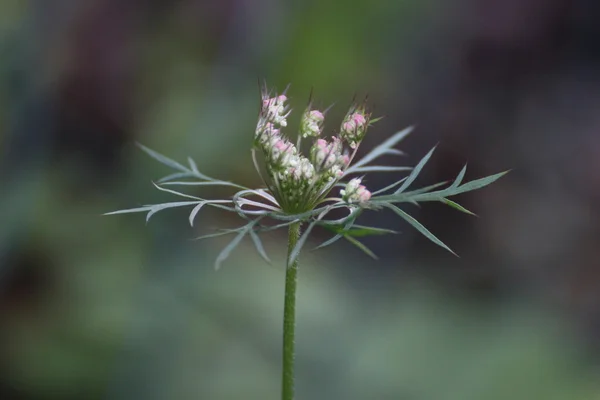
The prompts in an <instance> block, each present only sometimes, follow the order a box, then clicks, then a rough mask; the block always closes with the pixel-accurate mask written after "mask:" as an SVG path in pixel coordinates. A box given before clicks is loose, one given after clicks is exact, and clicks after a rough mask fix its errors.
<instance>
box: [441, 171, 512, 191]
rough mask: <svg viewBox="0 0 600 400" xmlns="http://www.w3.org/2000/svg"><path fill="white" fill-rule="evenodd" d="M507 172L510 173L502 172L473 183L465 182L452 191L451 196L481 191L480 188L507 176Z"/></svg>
mask: <svg viewBox="0 0 600 400" xmlns="http://www.w3.org/2000/svg"><path fill="white" fill-rule="evenodd" d="M509 172H510V171H504V172H500V173H499V174H495V175H491V176H487V177H485V178H481V179H476V180H474V181H471V182H467V183H465V184H464V185H462V186H459V187H457V188H456V190H454V192H453V193H452V195H456V194H459V193H465V192H470V191H472V190H477V189H481V188H482V187H485V186H487V185H489V184H491V183H494V182H495V181H497V180H498V179H500V178H502V177H503V176H504V175H506V174H508V173H509Z"/></svg>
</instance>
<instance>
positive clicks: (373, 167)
mask: <svg viewBox="0 0 600 400" xmlns="http://www.w3.org/2000/svg"><path fill="white" fill-rule="evenodd" d="M410 170H412V167H392V166H387V165H385V166H384V165H367V166H364V167H358V168H355V169H353V170H352V173H353V174H356V173H359V172H392V171H410Z"/></svg>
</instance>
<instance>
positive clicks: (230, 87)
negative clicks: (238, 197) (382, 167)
mask: <svg viewBox="0 0 600 400" xmlns="http://www.w3.org/2000/svg"><path fill="white" fill-rule="evenodd" d="M599 21H600V4H599V3H598V2H596V1H593V0H452V1H441V0H437V1H436V0H424V1H415V0H396V1H392V0H388V1H383V0H379V1H377V0H373V1H356V0H349V1H317V0H303V1H276V0H219V1H216V0H215V1H202V0H178V1H166V0H137V1H117V0H85V1H82V0H54V1H42V0H30V1H26V0H4V1H2V2H1V3H0V399H2V400H4V399H6V400H13V399H111V400H112V399H115V400H120V399H146V400H150V399H184V400H185V399H210V400H213V399H215V400H219V399H261V400H263V399H277V398H278V397H279V390H280V389H279V387H280V386H279V385H280V345H281V325H282V323H281V319H282V308H283V307H282V303H283V278H284V271H283V268H282V265H283V261H284V254H283V251H284V249H285V238H284V237H282V236H281V235H272V236H270V237H269V238H268V240H267V246H268V250H269V251H270V252H271V253H272V255H273V256H274V257H273V258H274V259H275V263H274V266H267V265H265V264H264V263H263V262H262V261H261V260H260V258H259V257H258V256H257V255H256V254H255V252H254V250H253V249H252V245H251V244H243V245H242V246H241V247H240V248H238V249H237V251H236V252H235V253H234V255H233V256H232V258H231V259H229V260H228V261H227V262H226V263H225V265H224V267H223V268H222V270H220V271H218V272H215V271H214V270H213V268H212V264H213V261H214V258H215V257H216V255H217V254H218V252H219V249H220V247H221V246H222V245H223V244H224V242H223V241H222V240H219V239H214V240H212V239H211V240H207V241H200V242H194V241H190V240H189V239H190V238H193V237H194V236H197V235H198V234H201V233H208V232H210V230H211V229H213V228H214V227H222V226H232V225H233V224H235V223H236V221H235V220H234V219H233V218H232V217H231V216H228V215H223V214H220V213H219V212H215V211H213V210H210V211H209V210H205V211H203V212H202V213H201V215H200V216H199V218H198V219H197V221H198V222H199V223H198V224H197V225H198V226H197V227H196V228H194V229H192V228H190V227H189V225H188V223H187V218H186V210H170V211H166V212H164V213H160V214H158V215H156V216H155V217H154V218H153V219H152V221H151V223H150V224H148V225H145V223H144V218H143V216H142V215H135V214H134V215H124V216H117V217H100V214H102V213H104V212H107V211H112V210H115V209H120V208H128V207H135V206H138V205H140V204H146V203H154V202H160V201H165V200H168V199H169V198H170V197H169V196H167V195H166V194H165V193H160V192H157V191H156V190H154V189H153V187H152V185H151V181H152V180H155V179H157V178H159V177H161V176H163V175H165V174H166V173H168V172H169V171H168V170H166V169H165V168H164V167H163V166H161V165H159V164H158V163H156V162H154V161H153V160H151V159H149V158H148V157H146V156H145V155H144V154H142V153H141V152H140V151H139V150H138V149H137V148H136V147H135V146H134V145H133V144H134V142H136V141H139V142H141V143H143V144H145V145H147V146H149V147H151V148H154V149H156V150H158V151H160V152H162V153H164V154H166V155H169V156H171V157H173V158H175V159H179V160H185V157H187V156H192V157H193V158H194V159H195V160H196V162H197V164H198V166H199V168H200V169H201V171H203V172H205V173H207V174H209V175H213V176H218V177H220V178H223V179H230V180H234V181H236V182H240V183H242V184H244V185H247V186H257V185H259V178H258V177H257V176H256V174H255V173H254V172H253V169H252V168H251V159H250V152H249V148H250V146H251V141H252V135H253V132H254V126H255V123H256V121H255V119H256V115H257V109H258V87H257V80H258V79H259V78H260V79H263V78H264V79H266V81H267V82H268V83H269V84H270V85H273V86H276V87H278V88H279V89H283V88H284V87H285V86H286V85H287V84H288V83H291V84H292V86H291V89H290V91H289V95H290V97H291V104H292V106H293V107H294V108H295V109H296V110H300V109H303V107H304V105H305V103H306V100H307V98H308V95H309V92H310V90H311V88H313V89H314V93H315V97H316V98H317V99H319V100H320V101H322V104H323V105H328V104H331V103H334V102H335V103H336V106H335V107H334V108H333V110H332V112H331V113H330V114H329V115H330V117H328V120H329V121H330V122H329V123H328V124H327V129H335V125H336V123H334V122H331V121H339V120H340V119H341V117H342V116H343V115H344V113H345V112H346V107H347V106H348V105H349V104H350V101H351V99H352V96H353V95H354V94H355V93H358V94H361V95H363V94H365V93H368V94H369V96H370V99H371V104H372V106H373V108H374V112H375V115H385V118H384V119H383V120H382V121H381V122H379V123H378V124H376V125H375V126H374V127H373V128H372V129H371V131H370V134H369V135H368V137H367V139H366V140H365V143H364V144H363V148H362V149H361V151H367V150H368V149H369V148H371V147H372V146H374V145H375V144H377V143H378V142H380V141H381V140H384V139H385V138H387V137H388V136H389V135H391V134H392V133H394V132H396V131H398V130H400V129H402V128H404V127H406V126H408V125H411V124H416V126H417V129H416V131H415V132H414V133H413V134H412V135H411V137H409V138H408V139H407V140H406V141H405V142H403V143H402V147H401V148H402V150H404V151H406V152H407V153H408V154H409V155H408V156H407V157H406V158H404V159H400V160H399V159H391V160H388V161H389V162H390V163H401V164H402V165H414V164H415V163H416V162H417V161H418V160H419V159H420V158H421V156H422V155H423V154H424V153H425V152H426V151H427V150H428V149H429V148H431V147H432V146H434V145H435V144H436V143H438V142H439V143H440V146H439V148H438V151H437V152H436V154H435V155H434V157H433V159H432V161H431V162H430V164H429V165H428V168H427V170H426V171H425V172H424V173H423V174H422V176H421V177H420V178H419V183H420V184H422V185H426V184H430V183H434V182H437V181H441V180H445V179H451V178H452V177H453V176H455V175H456V173H457V172H458V171H459V170H460V168H461V166H462V165H463V164H464V163H465V162H467V163H468V165H469V171H468V173H467V178H478V177H481V176H484V175H487V174H491V173H495V172H499V171H502V170H505V169H509V168H512V169H513V171H512V172H511V174H509V175H508V176H507V177H505V178H503V179H502V180H501V181H499V182H498V183H496V184H494V185H492V186H490V187H488V188H486V189H484V190H482V191H478V192H473V193H469V194H465V195H462V198H460V199H459V201H460V202H461V203H462V204H464V205H465V206H466V207H467V208H469V209H472V210H473V211H475V212H476V213H477V214H478V215H479V216H480V218H469V217H467V216H465V215H463V214H459V213H457V212H455V211H453V210H452V209H447V208H445V207H443V206H441V205H435V204H427V205H426V206H424V207H423V208H416V207H409V208H407V210H408V211H410V212H411V213H412V214H413V215H415V216H416V217H418V218H419V219H420V220H421V221H422V222H423V223H424V224H425V225H426V226H427V227H429V228H430V230H431V231H432V232H434V233H435V234H437V235H438V236H439V237H440V238H441V239H442V240H444V241H445V242H446V243H447V244H448V245H449V246H450V247H451V248H453V249H454V250H455V251H456V252H457V253H458V254H459V255H460V256H461V258H454V257H453V256H451V255H449V254H448V253H446V252H445V251H444V250H442V249H439V248H437V247H436V246H435V245H433V244H432V243H430V242H428V241H427V239H425V238H423V237H421V236H419V234H417V233H416V232H414V231H413V230H412V229H411V228H410V227H409V226H406V225H405V224H402V223H401V221H399V220H398V219H397V218H391V217H392V216H391V215H389V214H387V213H378V214H371V215H368V214H367V215H366V216H365V218H364V220H363V221H362V222H364V223H366V224H376V225H378V226H384V227H387V228H391V229H397V230H400V231H402V234H400V235H394V236H390V237H377V238H375V239H373V240H367V241H366V244H367V245H369V246H370V247H371V248H372V249H373V250H374V251H375V252H376V253H377V254H378V255H380V257H381V259H380V260H379V261H377V262H375V261H373V260H371V259H369V258H368V257H366V256H365V255H364V254H362V253H361V252H360V251H358V250H356V249H355V248H353V247H351V246H350V245H349V244H346V243H341V242H339V243H338V244H336V246H333V247H331V248H328V249H327V250H322V251H318V252H306V253H304V254H303V256H302V264H301V271H300V287H299V299H298V302H299V304H298V307H299V311H298V312H299V316H298V334H297V346H298V355H297V397H298V399H331V400H334V399H406V400H413V399H414V400H419V399H424V400H430V399H435V400H444V399H447V400H453V399H456V400H469V399H473V400H476V399H545V400H549V399H557V400H559V399H560V400H562V399H567V400H578V399H596V398H598V396H600V384H598V381H599V380H598V378H599V376H598V366H599V361H600V352H599V350H600V346H599V345H598V343H599V339H600V264H599V263H598V260H599V259H600V247H599V246H598V241H599V238H600V162H599V160H600V113H598V110H599V109H600V95H599V93H600V23H599ZM297 120H298V118H297V116H296V118H292V123H291V125H292V126H294V125H295V124H296V123H297ZM367 180H368V185H369V187H382V186H385V185H386V184H387V183H390V182H391V181H392V177H390V176H389V175H385V174H378V175H373V176H368V177H367ZM223 193H224V192H222V191H220V190H214V191H212V192H211V191H210V190H205V191H204V192H203V194H204V195H205V196H207V197H210V196H213V197H216V196H221V195H223ZM325 238H326V234H325V233H324V232H316V233H315V235H314V239H313V240H314V243H317V241H318V240H319V239H325Z"/></svg>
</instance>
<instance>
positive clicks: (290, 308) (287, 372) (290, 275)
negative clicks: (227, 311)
mask: <svg viewBox="0 0 600 400" xmlns="http://www.w3.org/2000/svg"><path fill="white" fill-rule="evenodd" d="M299 237H300V222H297V223H295V224H292V225H290V228H289V232H288V258H289V256H290V254H291V253H292V250H293V249H294V247H296V243H297V242H298V238H299ZM297 274H298V257H296V260H295V261H294V262H293V263H292V265H289V266H288V267H287V269H286V272H285V302H284V305H283V375H282V389H281V399H282V400H293V399H294V333H295V328H296V281H297Z"/></svg>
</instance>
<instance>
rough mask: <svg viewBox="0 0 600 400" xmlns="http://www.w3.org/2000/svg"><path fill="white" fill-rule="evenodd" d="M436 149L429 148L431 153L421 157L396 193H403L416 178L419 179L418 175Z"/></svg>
mask: <svg viewBox="0 0 600 400" xmlns="http://www.w3.org/2000/svg"><path fill="white" fill-rule="evenodd" d="M436 147H437V146H436ZM434 151H435V147H434V148H433V149H431V150H429V153H427V154H426V155H425V157H423V158H422V159H421V161H419V163H418V164H417V166H416V167H415V169H413V170H412V172H411V173H410V175H408V178H406V181H404V183H403V184H402V186H400V187H399V188H398V190H396V192H395V193H396V194H398V193H402V192H403V191H404V190H406V189H407V188H408V187H409V186H410V185H411V184H412V183H413V182H414V180H415V179H417V176H418V175H419V173H421V170H422V169H423V167H424V166H425V164H427V161H429V159H430V158H431V155H432V154H433V152H434Z"/></svg>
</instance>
